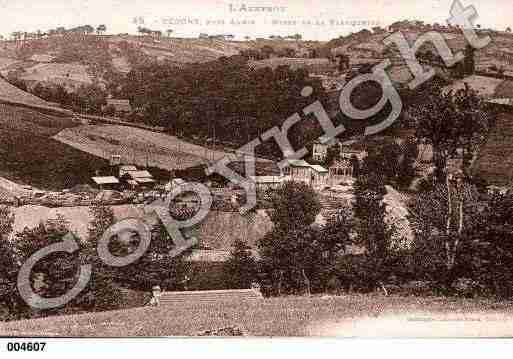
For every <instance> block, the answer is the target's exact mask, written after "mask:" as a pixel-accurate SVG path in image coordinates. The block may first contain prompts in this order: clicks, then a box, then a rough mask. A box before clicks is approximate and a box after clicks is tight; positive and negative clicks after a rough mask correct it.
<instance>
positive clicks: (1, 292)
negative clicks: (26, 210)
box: [0, 206, 28, 320]
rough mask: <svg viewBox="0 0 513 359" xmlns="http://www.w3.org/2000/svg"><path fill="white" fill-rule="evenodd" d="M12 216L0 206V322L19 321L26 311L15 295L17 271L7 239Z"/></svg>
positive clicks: (12, 219)
mask: <svg viewBox="0 0 513 359" xmlns="http://www.w3.org/2000/svg"><path fill="white" fill-rule="evenodd" d="M13 224H14V215H13V214H12V212H11V209H10V208H9V207H7V206H0V320H13V319H21V318H22V317H23V314H24V313H26V312H27V311H28V308H27V306H26V305H24V304H23V302H22V301H21V298H20V297H19V296H18V295H17V288H16V281H17V274H18V271H19V264H18V262H17V257H16V253H15V250H14V245H13V243H12V241H11V240H10V239H9V236H10V234H11V232H12V228H13Z"/></svg>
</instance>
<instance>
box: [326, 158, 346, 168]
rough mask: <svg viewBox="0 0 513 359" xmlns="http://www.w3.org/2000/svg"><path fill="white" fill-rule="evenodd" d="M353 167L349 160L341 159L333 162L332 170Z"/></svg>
mask: <svg viewBox="0 0 513 359" xmlns="http://www.w3.org/2000/svg"><path fill="white" fill-rule="evenodd" d="M350 165H351V161H350V160H348V159H347V158H341V159H338V160H336V161H335V162H333V164H332V165H331V166H330V168H347V166H350Z"/></svg>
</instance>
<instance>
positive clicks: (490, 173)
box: [474, 114, 513, 185]
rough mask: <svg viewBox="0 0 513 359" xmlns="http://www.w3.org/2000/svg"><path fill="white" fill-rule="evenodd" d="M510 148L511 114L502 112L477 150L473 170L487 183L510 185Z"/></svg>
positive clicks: (512, 172)
mask: <svg viewBox="0 0 513 359" xmlns="http://www.w3.org/2000/svg"><path fill="white" fill-rule="evenodd" d="M510 149H513V115H511V114H502V115H499V116H498V117H497V120H496V123H495V127H494V128H493V129H492V130H491V132H490V134H489V135H488V139H487V140H486V143H485V144H484V145H483V146H482V147H481V149H480V151H479V154H478V157H477V160H476V162H475V164H474V170H475V172H476V173H478V174H479V175H480V176H481V177H482V178H484V179H485V180H486V181H487V182H489V184H493V185H511V178H513V157H512V156H511V150H510Z"/></svg>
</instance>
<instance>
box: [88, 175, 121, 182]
mask: <svg viewBox="0 0 513 359" xmlns="http://www.w3.org/2000/svg"><path fill="white" fill-rule="evenodd" d="M91 178H92V180H93V181H94V182H95V183H96V184H116V183H119V181H118V179H117V178H116V177H114V176H104V177H91Z"/></svg>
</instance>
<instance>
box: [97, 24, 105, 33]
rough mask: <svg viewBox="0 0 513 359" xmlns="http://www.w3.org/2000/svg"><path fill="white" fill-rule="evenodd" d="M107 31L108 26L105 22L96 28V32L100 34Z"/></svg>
mask: <svg viewBox="0 0 513 359" xmlns="http://www.w3.org/2000/svg"><path fill="white" fill-rule="evenodd" d="M105 31H107V26H105V25H103V24H102V25H98V27H97V28H96V33H97V34H98V35H102V34H104V33H105Z"/></svg>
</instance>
